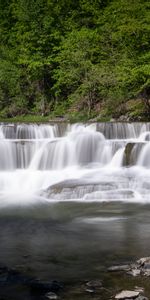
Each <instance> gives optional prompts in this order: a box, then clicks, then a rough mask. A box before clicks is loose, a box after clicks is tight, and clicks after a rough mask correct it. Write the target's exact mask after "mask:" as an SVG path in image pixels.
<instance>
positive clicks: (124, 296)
mask: <svg viewBox="0 0 150 300" xmlns="http://www.w3.org/2000/svg"><path fill="white" fill-rule="evenodd" d="M139 294H140V293H139V292H135V291H122V292H121V293H119V294H117V295H116V296H115V299H118V300H121V299H134V298H137V297H138V296H139Z"/></svg>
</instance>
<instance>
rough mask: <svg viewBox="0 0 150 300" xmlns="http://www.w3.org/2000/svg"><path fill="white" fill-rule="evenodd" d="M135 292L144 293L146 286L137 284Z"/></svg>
mask: <svg viewBox="0 0 150 300" xmlns="http://www.w3.org/2000/svg"><path fill="white" fill-rule="evenodd" d="M134 290H135V292H139V293H140V294H141V293H144V288H143V287H140V286H135V289H134Z"/></svg>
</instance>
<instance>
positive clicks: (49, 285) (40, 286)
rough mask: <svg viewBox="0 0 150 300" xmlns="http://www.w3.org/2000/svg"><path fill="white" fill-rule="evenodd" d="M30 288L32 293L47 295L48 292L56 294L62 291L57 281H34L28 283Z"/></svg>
mask: <svg viewBox="0 0 150 300" xmlns="http://www.w3.org/2000/svg"><path fill="white" fill-rule="evenodd" d="M27 284H28V286H29V287H30V289H31V290H32V291H35V292H38V293H41V294H43V293H46V292H52V293H56V292H58V291H60V290H61V289H62V285H61V284H60V283H59V282H57V281H55V280H54V281H52V282H46V281H41V280H38V279H33V280H30V281H28V283H27Z"/></svg>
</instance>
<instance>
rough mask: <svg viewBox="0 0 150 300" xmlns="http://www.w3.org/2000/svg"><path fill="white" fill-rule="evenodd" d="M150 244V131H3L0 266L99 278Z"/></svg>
mask: <svg viewBox="0 0 150 300" xmlns="http://www.w3.org/2000/svg"><path fill="white" fill-rule="evenodd" d="M149 236H150V123H133V124H132V123H131V124H127V123H98V124H73V125H70V124H52V125H47V124H41V125H36V124H29V125H26V124H1V125H0V263H3V264H5V265H7V266H9V267H11V268H17V269H18V270H20V271H22V270H23V271H24V272H26V274H29V275H32V276H33V275H34V276H36V277H38V278H41V279H49V278H53V279H57V280H62V281H63V282H64V281H66V282H67V281H69V280H70V281H72V282H75V281H77V280H83V279H92V278H98V277H99V276H100V274H102V273H103V272H104V271H105V270H106V268H107V267H108V266H110V265H114V264H118V263H124V262H129V261H131V260H134V259H136V258H139V257H141V256H147V255H149V248H150V239H149Z"/></svg>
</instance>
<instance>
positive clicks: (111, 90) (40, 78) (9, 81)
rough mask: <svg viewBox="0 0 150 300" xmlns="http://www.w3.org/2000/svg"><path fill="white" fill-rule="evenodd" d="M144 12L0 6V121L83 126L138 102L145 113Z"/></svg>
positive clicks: (133, 4) (93, 5)
mask: <svg viewBox="0 0 150 300" xmlns="http://www.w3.org/2000/svg"><path fill="white" fill-rule="evenodd" d="M149 8H150V4H149V1H148V0H133V1H130V0H107V1H106V0H93V1H91V0H77V1H71V0H57V1H55V0H9V1H8V0H5V1H4V0H1V3H0V35H1V44H0V58H1V60H0V111H1V115H2V114H3V115H5V116H6V117H14V116H16V115H20V114H29V113H33V114H39V115H48V114H53V115H57V114H58V115H62V114H63V115H64V114H66V113H67V112H68V113H70V114H72V116H73V115H74V116H75V117H72V118H76V114H77V113H78V112H80V118H81V119H84V116H85V117H86V118H90V117H92V116H93V115H94V114H96V110H98V111H99V112H100V111H101V110H102V109H103V106H105V107H106V108H107V109H106V110H107V112H108V114H109V113H110V112H111V113H112V112H115V110H117V108H118V106H119V105H124V103H125V102H126V100H127V99H130V98H132V99H133V98H135V99H136V98H137V97H141V98H142V99H143V100H144V102H143V103H145V108H146V110H149V97H150V79H149V78H150V50H149V36H150V22H149V20H150V10H149ZM82 115H83V117H82Z"/></svg>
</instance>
